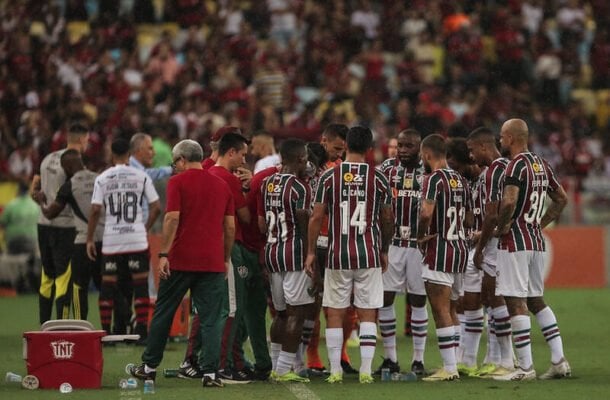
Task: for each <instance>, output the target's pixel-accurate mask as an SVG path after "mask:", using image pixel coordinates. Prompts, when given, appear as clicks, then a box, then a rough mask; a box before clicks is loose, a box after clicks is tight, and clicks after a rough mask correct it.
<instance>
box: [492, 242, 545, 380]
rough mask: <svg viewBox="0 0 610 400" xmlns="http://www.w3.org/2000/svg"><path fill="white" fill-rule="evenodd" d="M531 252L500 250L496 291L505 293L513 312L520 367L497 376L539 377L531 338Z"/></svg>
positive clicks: (513, 332) (512, 323) (501, 293)
mask: <svg viewBox="0 0 610 400" xmlns="http://www.w3.org/2000/svg"><path fill="white" fill-rule="evenodd" d="M529 259H530V252H527V251H518V252H508V251H506V250H499V251H498V258H497V261H498V265H497V266H496V268H497V269H496V275H497V289H496V294H497V295H502V296H504V299H505V301H506V306H507V308H508V313H509V314H510V316H511V320H510V321H511V325H512V335H513V342H514V344H515V351H516V353H517V360H518V362H519V368H517V369H516V370H515V371H513V372H511V373H509V374H506V375H502V376H495V377H494V379H497V380H529V379H535V378H536V371H535V370H534V363H533V360H532V346H531V339H530V332H531V321H530V317H529V313H528V309H527V301H526V298H527V293H528V286H529V283H528V280H529V272H528V270H529V264H530V260H529Z"/></svg>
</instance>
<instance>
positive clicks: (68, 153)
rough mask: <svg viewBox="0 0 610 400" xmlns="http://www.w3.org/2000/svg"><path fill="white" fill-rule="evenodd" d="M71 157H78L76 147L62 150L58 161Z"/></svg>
mask: <svg viewBox="0 0 610 400" xmlns="http://www.w3.org/2000/svg"><path fill="white" fill-rule="evenodd" d="M72 157H80V153H79V152H78V150H76V149H67V150H66V151H64V152H63V153H62V154H61V157H60V159H59V160H60V162H65V161H66V159H69V158H72Z"/></svg>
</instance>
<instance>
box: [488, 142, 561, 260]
mask: <svg viewBox="0 0 610 400" xmlns="http://www.w3.org/2000/svg"><path fill="white" fill-rule="evenodd" d="M506 185H515V186H517V187H519V197H518V198H517V207H516V208H515V212H514V214H513V216H512V219H513V220H514V222H513V224H512V225H511V227H510V231H509V232H508V233H507V234H506V235H504V236H502V237H501V238H500V243H499V248H500V249H504V250H508V251H510V252H514V251H523V250H534V251H544V250H545V243H544V237H543V236H542V227H541V226H540V221H541V220H542V215H543V214H544V203H545V200H546V195H547V192H553V191H555V190H557V189H558V188H559V186H560V185H559V182H558V181H557V178H556V177H555V173H554V172H553V170H552V169H551V167H550V166H549V165H548V163H547V162H546V161H545V160H544V159H542V158H541V157H540V156H538V155H536V154H534V153H530V152H524V153H520V154H518V155H517V156H515V158H513V159H512V160H511V161H510V162H509V163H508V165H507V166H506V171H505V172H504V186H506Z"/></svg>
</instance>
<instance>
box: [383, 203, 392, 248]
mask: <svg viewBox="0 0 610 400" xmlns="http://www.w3.org/2000/svg"><path fill="white" fill-rule="evenodd" d="M380 217H381V218H380V220H379V221H380V223H381V252H382V253H385V254H387V253H388V250H389V248H390V243H392V236H393V235H394V213H393V212H392V205H391V204H385V205H383V206H382V207H381V215H380Z"/></svg>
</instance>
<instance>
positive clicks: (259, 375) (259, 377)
mask: <svg viewBox="0 0 610 400" xmlns="http://www.w3.org/2000/svg"><path fill="white" fill-rule="evenodd" d="M269 375H271V370H262V369H256V368H255V369H254V371H252V373H251V375H250V376H251V378H252V380H254V381H266V380H269Z"/></svg>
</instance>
